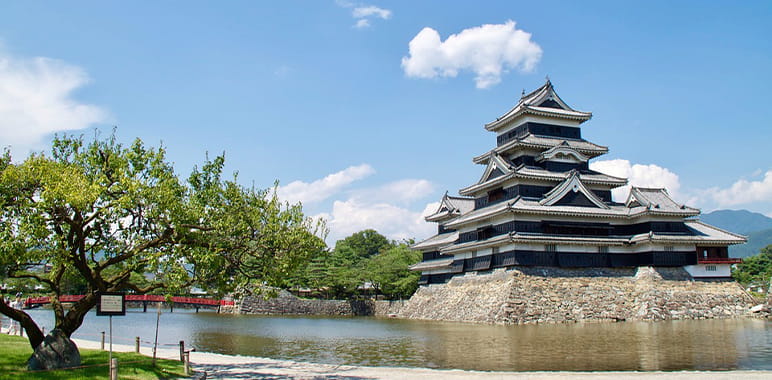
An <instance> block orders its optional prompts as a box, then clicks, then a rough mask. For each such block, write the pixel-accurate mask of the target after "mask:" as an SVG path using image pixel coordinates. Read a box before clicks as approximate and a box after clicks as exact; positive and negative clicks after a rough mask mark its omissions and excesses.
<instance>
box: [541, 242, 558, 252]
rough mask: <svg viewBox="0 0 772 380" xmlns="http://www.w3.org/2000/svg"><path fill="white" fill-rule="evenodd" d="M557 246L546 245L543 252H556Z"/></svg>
mask: <svg viewBox="0 0 772 380" xmlns="http://www.w3.org/2000/svg"><path fill="white" fill-rule="evenodd" d="M557 251H558V246H557V244H547V245H545V246H544V252H557Z"/></svg>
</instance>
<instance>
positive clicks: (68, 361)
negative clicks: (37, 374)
mask: <svg viewBox="0 0 772 380" xmlns="http://www.w3.org/2000/svg"><path fill="white" fill-rule="evenodd" d="M79 365H80V352H78V346H76V345H75V343H74V342H73V341H72V340H70V338H68V337H67V335H65V334H64V333H63V332H62V331H61V330H59V329H53V330H51V333H50V334H48V336H46V338H45V340H43V343H42V344H40V345H39V346H38V347H37V348H36V349H35V352H33V353H32V357H30V358H29V360H28V361H27V368H28V369H29V370H31V371H36V370H41V369H57V368H70V367H77V366H79Z"/></svg>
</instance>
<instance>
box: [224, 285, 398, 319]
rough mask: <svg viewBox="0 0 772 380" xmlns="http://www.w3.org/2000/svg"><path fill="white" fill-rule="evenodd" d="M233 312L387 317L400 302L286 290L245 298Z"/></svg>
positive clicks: (396, 309) (395, 311) (396, 308)
mask: <svg viewBox="0 0 772 380" xmlns="http://www.w3.org/2000/svg"><path fill="white" fill-rule="evenodd" d="M237 305H238V307H237V308H236V309H235V310H234V313H240V314H266V315H282V314H290V315H340V316H384V317H385V316H389V315H394V314H397V312H398V311H399V309H400V308H401V307H402V305H403V301H373V300H318V299H303V298H298V297H295V296H294V295H292V294H291V293H289V292H288V291H286V290H280V291H279V292H278V294H277V296H276V297H274V298H268V299H264V298H262V297H259V296H258V297H252V296H249V297H245V298H244V299H242V300H241V301H238V302H237Z"/></svg>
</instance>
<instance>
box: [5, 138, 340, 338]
mask: <svg viewBox="0 0 772 380" xmlns="http://www.w3.org/2000/svg"><path fill="white" fill-rule="evenodd" d="M223 165H224V158H223V157H222V156H218V157H216V158H215V159H213V160H206V161H205V163H204V164H203V165H202V166H201V168H195V169H194V170H193V172H192V174H191V175H190V176H189V179H188V181H187V182H185V181H182V180H180V179H179V178H178V176H177V175H176V174H175V172H174V170H173V168H172V165H171V164H170V163H169V162H168V161H167V159H166V154H165V150H164V148H163V147H160V148H148V147H145V146H144V144H143V143H142V142H141V141H140V140H136V141H134V143H133V144H131V145H130V146H124V145H122V144H120V143H118V142H117V141H116V139H115V136H114V135H113V136H111V137H109V138H107V139H100V138H95V139H94V140H93V141H91V142H90V143H84V141H83V139H82V138H77V137H72V136H63V137H56V138H55V139H54V141H53V147H52V151H51V154H50V156H48V155H44V154H34V155H31V156H30V157H29V158H27V159H26V160H24V161H23V162H21V163H18V164H15V163H12V162H11V159H10V154H8V153H7V152H6V154H5V155H3V157H2V158H0V210H1V211H0V270H2V272H3V273H0V277H4V278H27V279H32V280H34V281H36V282H37V283H39V284H42V285H44V286H45V287H46V290H47V291H48V292H49V294H50V295H51V297H52V303H51V305H52V308H53V313H54V317H55V328H56V329H59V330H61V331H62V332H64V333H65V334H66V336H68V337H69V336H71V334H72V333H73V332H75V331H76V330H77V329H78V327H80V325H81V324H82V322H83V318H84V317H85V315H86V313H87V312H88V311H89V310H90V309H91V308H92V307H93V306H94V305H95V303H96V301H97V294H98V293H99V292H105V291H123V290H129V291H132V292H135V293H139V294H143V293H147V292H151V291H157V292H162V293H164V294H169V295H170V294H174V293H177V292H180V291H182V290H183V289H185V288H186V287H188V286H190V285H192V284H197V285H198V286H201V287H204V288H206V289H208V290H212V291H215V292H218V294H221V293H223V292H229V291H233V290H238V289H251V288H254V287H258V286H259V285H263V284H268V285H272V284H276V283H280V282H281V280H282V278H283V277H284V276H286V275H288V274H290V273H292V272H293V271H294V270H295V268H296V267H297V266H298V265H299V264H300V263H302V262H305V261H306V260H307V259H308V258H309V257H312V256H313V255H315V254H316V253H318V252H319V251H322V250H323V249H324V248H325V244H324V241H323V239H322V238H320V237H319V236H318V235H323V234H324V233H326V232H325V228H324V226H323V224H320V222H316V223H315V222H313V221H312V220H310V219H308V218H306V217H304V215H303V213H302V209H301V207H300V205H288V204H283V203H282V202H280V201H279V200H278V199H277V198H276V194H275V190H274V189H269V190H257V189H254V188H247V187H244V186H241V185H239V184H238V182H237V177H236V176H235V175H234V177H233V178H232V179H230V180H224V179H223V178H222V172H223ZM45 267H47V268H50V270H49V271H42V270H40V268H45ZM144 273H151V274H153V275H154V276H153V277H152V279H148V278H146V277H145V276H142V274H144ZM73 289H77V290H81V289H82V290H83V293H84V294H85V297H84V298H83V299H81V300H80V301H78V302H76V303H75V304H73V305H72V307H70V308H69V309H65V308H64V307H63V306H62V304H61V302H59V297H60V296H61V295H63V294H66V292H69V291H72V290H73ZM0 313H3V314H5V315H6V316H8V317H10V318H12V319H14V320H17V321H19V322H20V324H21V325H22V327H23V328H24V329H25V331H26V332H27V336H28V338H29V342H30V345H31V346H32V347H33V348H37V347H38V346H39V345H40V344H41V343H42V341H43V333H42V331H41V330H40V328H39V327H38V325H37V324H36V323H35V322H34V321H33V320H32V318H31V317H30V316H29V315H28V314H27V313H25V312H24V311H21V310H15V309H12V308H10V307H8V306H7V305H6V303H5V300H4V299H2V298H0Z"/></svg>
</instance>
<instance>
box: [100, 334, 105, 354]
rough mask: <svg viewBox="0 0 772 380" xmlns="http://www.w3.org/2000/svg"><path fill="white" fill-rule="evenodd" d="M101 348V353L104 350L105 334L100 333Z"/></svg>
mask: <svg viewBox="0 0 772 380" xmlns="http://www.w3.org/2000/svg"><path fill="white" fill-rule="evenodd" d="M100 346H101V347H102V351H104V350H105V332H104V331H102V344H101V345H100Z"/></svg>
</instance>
